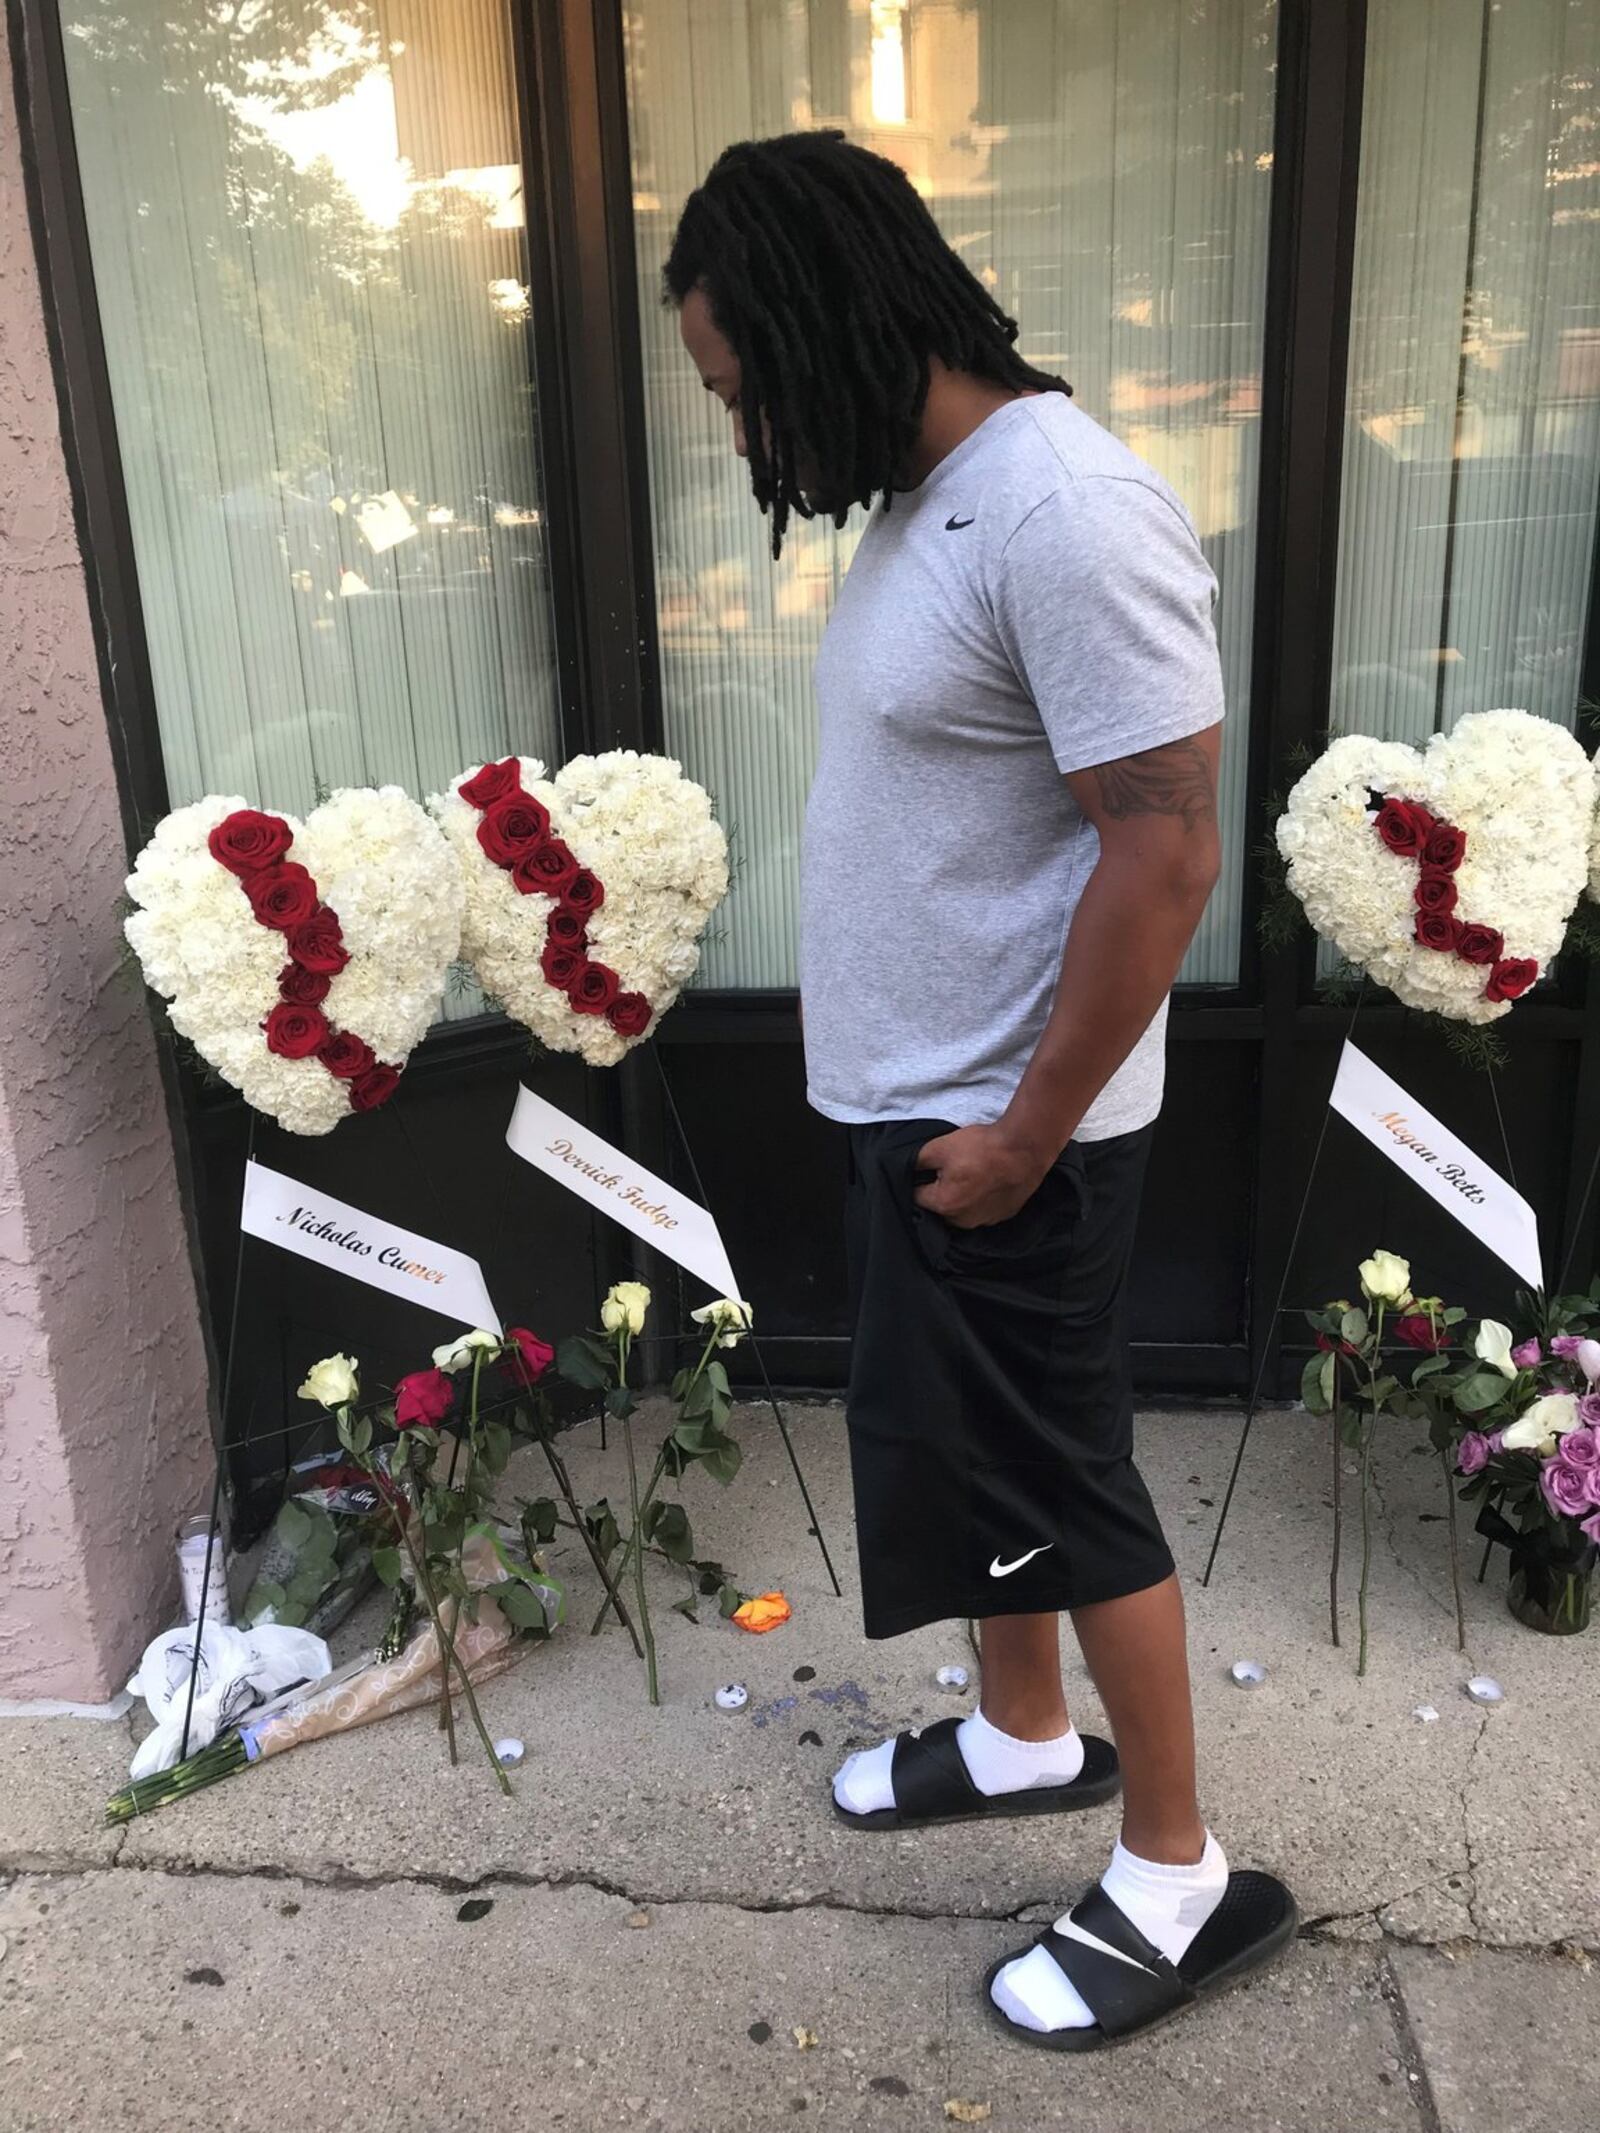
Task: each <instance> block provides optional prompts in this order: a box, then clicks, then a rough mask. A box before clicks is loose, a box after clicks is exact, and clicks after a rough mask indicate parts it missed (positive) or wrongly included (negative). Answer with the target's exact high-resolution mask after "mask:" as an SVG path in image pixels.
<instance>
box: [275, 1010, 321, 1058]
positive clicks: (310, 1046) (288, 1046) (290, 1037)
mask: <svg viewBox="0 0 1600 2133" xmlns="http://www.w3.org/2000/svg"><path fill="white" fill-rule="evenodd" d="M261 1027H262V1028H263V1029H264V1030H265V1031H266V1033H267V1050H268V1051H269V1052H276V1053H277V1055H278V1057H279V1058H280V1059H309V1058H310V1057H311V1055H312V1053H313V1052H315V1051H317V1050H319V1049H320V1048H321V1046H323V1045H324V1044H326V1043H327V1041H328V1018H327V1016H326V1015H325V1014H324V1013H323V1012H322V1009H321V1008H320V1007H297V1006H296V1005H295V1004H294V1002H293V1001H291V1000H282V1001H280V1002H279V1003H278V1005H277V1006H276V1007H275V1008H274V1009H273V1010H272V1012H271V1014H270V1015H268V1017H267V1019H266V1021H265V1022H263V1023H262V1025H261Z"/></svg>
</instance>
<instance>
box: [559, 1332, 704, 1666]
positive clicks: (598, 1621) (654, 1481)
mask: <svg viewBox="0 0 1600 2133" xmlns="http://www.w3.org/2000/svg"><path fill="white" fill-rule="evenodd" d="M720 1338H721V1336H720V1335H719V1333H718V1332H717V1329H716V1327H715V1326H713V1327H712V1329H711V1338H710V1339H709V1340H708V1341H707V1342H706V1344H705V1347H704V1348H703V1349H702V1350H701V1353H700V1360H699V1362H698V1363H696V1364H695V1366H694V1369H693V1371H692V1372H691V1374H690V1377H689V1382H688V1384H687V1385H685V1386H684V1388H683V1398H682V1399H681V1400H680V1401H679V1402H678V1410H679V1412H680V1413H681V1412H682V1411H683V1409H684V1407H685V1406H686V1405H687V1404H688V1399H689V1395H690V1393H691V1392H693V1390H694V1388H695V1386H696V1385H697V1384H698V1382H699V1380H700V1376H701V1373H702V1372H703V1371H704V1369H705V1367H706V1365H707V1363H709V1362H710V1360H711V1357H712V1354H713V1352H714V1350H715V1349H716V1346H717V1342H718V1340H719V1339H720ZM666 1470H667V1453H666V1447H665V1445H663V1446H662V1448H661V1450H660V1451H659V1452H658V1453H657V1455H656V1463H655V1471H654V1472H653V1473H652V1474H651V1476H650V1485H649V1487H648V1488H647V1489H646V1490H645V1492H644V1495H643V1496H642V1497H641V1498H640V1500H639V1508H638V1511H637V1513H636V1514H635V1517H634V1520H633V1529H632V1531H631V1532H630V1533H629V1535H628V1538H627V1541H626V1543H625V1544H624V1547H623V1550H622V1560H621V1562H620V1563H619V1564H618V1565H617V1579H618V1582H619V1583H620V1581H621V1580H622V1579H623V1578H625V1577H626V1576H627V1574H628V1565H629V1563H630V1562H631V1561H632V1560H633V1554H634V1550H635V1548H640V1549H642V1548H643V1546H644V1542H643V1540H642V1539H641V1538H640V1533H639V1520H640V1519H641V1518H644V1517H645V1516H647V1514H648V1512H649V1509H650V1506H651V1504H653V1503H654V1502H655V1496H656V1490H657V1489H658V1488H660V1486H661V1477H662V1475H663V1474H664V1473H665V1472H666ZM606 1592H607V1596H606V1598H605V1599H604V1600H602V1601H601V1603H600V1612H599V1613H598V1614H597V1615H596V1616H595V1618H594V1622H593V1624H592V1625H591V1627H590V1630H589V1634H590V1636H591V1637H598V1636H599V1634H600V1632H601V1630H602V1629H603V1628H604V1627H605V1620H606V1616H607V1615H608V1614H609V1613H610V1612H611V1607H612V1603H613V1601H614V1600H615V1598H616V1594H615V1592H614V1591H613V1590H612V1588H611V1585H610V1581H609V1580H608V1581H607V1587H606ZM617 1619H618V1621H625V1620H626V1619H627V1618H626V1616H624V1615H623V1613H622V1610H621V1609H620V1607H619V1608H618V1610H617ZM638 1641H639V1640H638V1639H637V1637H636V1638H635V1639H634V1646H635V1649H637V1647H638ZM643 1656H644V1655H643V1653H640V1657H641V1658H642V1657H643Z"/></svg>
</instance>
